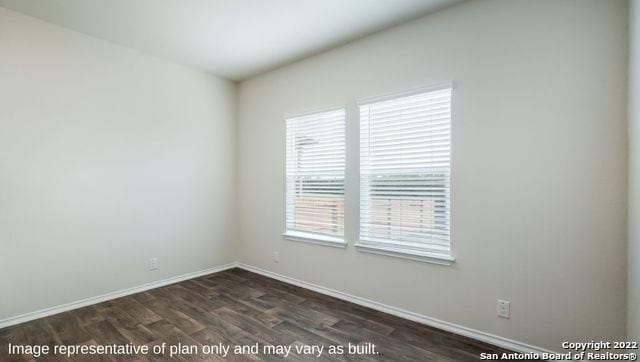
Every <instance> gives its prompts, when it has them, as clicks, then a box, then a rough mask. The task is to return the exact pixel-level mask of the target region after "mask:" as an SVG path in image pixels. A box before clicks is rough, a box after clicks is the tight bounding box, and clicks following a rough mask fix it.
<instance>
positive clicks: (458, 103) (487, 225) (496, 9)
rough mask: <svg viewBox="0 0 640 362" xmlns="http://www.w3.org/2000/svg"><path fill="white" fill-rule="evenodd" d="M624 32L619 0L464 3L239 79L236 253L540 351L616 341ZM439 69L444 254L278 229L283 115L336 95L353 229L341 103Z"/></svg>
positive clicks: (423, 78)
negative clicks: (328, 240)
mask: <svg viewBox="0 0 640 362" xmlns="http://www.w3.org/2000/svg"><path fill="white" fill-rule="evenodd" d="M626 31H627V2H626V1H524V0H522V1H499V0H488V1H473V2H467V3H463V4H461V5H459V6H454V7H452V8H449V9H447V10H444V11H441V12H439V13H436V14H433V15H431V16H427V17H425V18H422V19H419V20H417V21H413V22H411V23H407V24H404V25H401V26H398V27H396V28H393V29H390V30H387V31H384V32H381V33H378V34H375V35H373V36H369V37H367V38H364V39H361V40H359V41H356V42H354V43H351V44H348V45H346V46H343V47H341V48H338V49H335V50H332V51H329V52H327V53H323V54H321V55H318V56H314V57H312V58H308V59H306V60H304V61H301V62H297V63H294V64H292V65H290V66H287V67H284V68H281V69H278V70H275V71H272V72H269V73H266V74H264V75H261V76H258V77H255V78H252V79H250V80H248V81H245V82H243V83H241V85H240V89H239V124H238V132H239V133H238V137H239V148H238V149H239V154H238V160H239V166H238V167H239V168H238V185H239V186H238V187H239V189H238V195H239V207H240V209H239V215H240V224H241V225H242V228H241V229H240V235H239V237H240V239H241V241H242V243H241V250H240V255H241V261H243V262H246V263H248V264H250V265H253V266H257V267H260V268H264V269H267V270H270V271H274V272H277V273H280V274H283V275H286V276H290V277H294V278H297V279H301V280H304V281H307V282H311V283H316V284H319V285H322V286H325V287H329V288H332V289H335V290H339V291H343V292H346V293H350V294H353V295H356V296H359V297H364V298H368V299H372V300H375V301H378V302H382V303H386V304H389V305H392V306H395V307H399V308H404V309H407V310H409V311H412V312H416V313H420V314H423V315H427V316H430V317H434V318H438V319H441V320H444V321H447V322H451V323H456V324H459V325H462V326H466V327H470V328H474V329H477V330H481V331H484V332H488V333H492V334H496V335H499V336H503V337H507V338H511V339H515V340H518V341H522V342H526V343H530V344H532V345H536V346H540V347H544V348H548V349H552V350H561V348H560V343H561V342H562V341H564V340H571V341H589V340H624V339H625V336H626V330H625V324H626V313H625V310H626V292H625V291H626V273H627V268H626V263H625V262H624V260H625V254H626V231H625V230H626V227H625V225H626V221H625V220H626V196H627V193H626V189H627V171H626V170H627V157H626V142H627V141H626V132H625V130H626V87H627V84H626V74H627V73H626V72H627V68H626V66H627V58H626V50H627V37H626V34H627V33H626ZM449 80H453V81H455V84H456V88H455V90H454V96H453V104H454V105H453V114H454V116H453V131H452V132H453V161H452V162H453V181H452V187H453V201H452V202H453V204H452V224H453V230H452V246H453V253H454V255H455V256H456V257H457V263H456V264H455V265H454V266H451V267H445V266H439V265H433V264H426V263H420V262H413V261H407V260H401V259H395V258H391V257H386V256H379V255H371V254H363V253H360V252H357V251H356V250H355V248H353V246H350V247H349V248H347V249H346V250H344V249H338V248H331V247H325V246H318V245H311V244H305V243H300V242H293V241H286V240H283V239H282V237H281V233H282V232H283V228H284V215H285V207H284V200H285V197H284V167H285V158H284V145H285V124H284V122H283V120H282V115H283V113H295V112H298V111H304V110H307V109H317V108H322V107H325V106H333V105H336V104H346V105H347V112H348V114H347V152H348V156H347V185H346V187H347V191H346V192H347V195H346V197H347V203H346V218H347V223H346V236H347V238H348V240H349V242H350V243H351V244H353V243H354V242H355V241H356V240H357V222H356V220H357V215H358V211H357V196H358V175H357V168H358V154H357V152H358V119H357V110H356V107H355V106H354V102H355V101H356V99H357V98H359V97H365V96H372V95H378V94H383V93H386V92H393V91H401V90H404V89H407V88H410V87H413V86H420V85H429V84H433V83H438V82H441V81H449ZM274 251H278V252H279V253H280V263H277V264H276V263H273V261H272V254H273V252H274ZM497 298H501V299H506V300H509V301H511V308H512V317H511V319H509V320H505V319H500V318H497V317H496V313H495V310H496V299H497Z"/></svg>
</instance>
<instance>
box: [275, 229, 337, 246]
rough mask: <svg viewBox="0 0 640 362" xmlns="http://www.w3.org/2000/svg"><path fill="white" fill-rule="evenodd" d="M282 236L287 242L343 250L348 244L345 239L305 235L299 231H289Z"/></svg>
mask: <svg viewBox="0 0 640 362" xmlns="http://www.w3.org/2000/svg"><path fill="white" fill-rule="evenodd" d="M282 236H283V237H284V238H285V239H287V240H293V241H301V242H303V243H309V244H319V245H326V246H332V247H334V248H342V249H344V248H346V247H347V242H346V241H344V239H341V238H335V237H331V236H324V235H316V234H311V233H303V232H299V231H287V232H285V233H284V234H282Z"/></svg>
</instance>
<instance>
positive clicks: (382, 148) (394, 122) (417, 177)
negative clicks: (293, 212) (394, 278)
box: [357, 85, 453, 261]
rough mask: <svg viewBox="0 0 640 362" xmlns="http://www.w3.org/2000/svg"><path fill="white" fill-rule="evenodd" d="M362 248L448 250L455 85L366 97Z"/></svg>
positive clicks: (419, 254)
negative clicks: (399, 94)
mask: <svg viewBox="0 0 640 362" xmlns="http://www.w3.org/2000/svg"><path fill="white" fill-rule="evenodd" d="M359 106H360V242H359V244H358V245H357V246H358V247H359V248H360V249H361V250H364V251H372V252H381V253H383V254H392V255H399V256H407V257H410V258H413V259H415V258H419V259H422V258H426V259H439V260H445V261H453V258H452V257H451V256H450V246H449V235H450V190H451V188H450V170H451V165H450V150H451V143H450V139H451V86H450V85H448V86H445V87H440V88H435V89H431V90H429V91H421V92H418V93H413V94H411V95H405V96H401V97H395V98H391V99H389V98H386V99H383V100H375V101H368V102H361V103H360V104H359Z"/></svg>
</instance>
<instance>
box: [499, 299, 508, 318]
mask: <svg viewBox="0 0 640 362" xmlns="http://www.w3.org/2000/svg"><path fill="white" fill-rule="evenodd" d="M497 314H498V317H501V318H507V319H509V317H511V302H509V301H507V300H502V299H498V300H497Z"/></svg>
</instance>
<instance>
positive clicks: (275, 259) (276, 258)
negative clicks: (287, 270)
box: [273, 251, 280, 263]
mask: <svg viewBox="0 0 640 362" xmlns="http://www.w3.org/2000/svg"><path fill="white" fill-rule="evenodd" d="M273 262H274V263H279V262H280V253H278V252H277V251H274V252H273Z"/></svg>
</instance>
